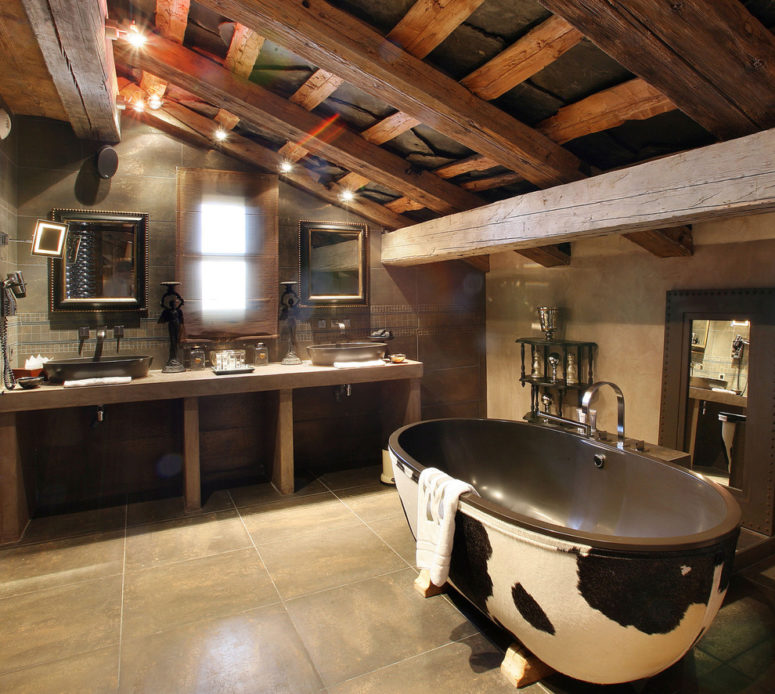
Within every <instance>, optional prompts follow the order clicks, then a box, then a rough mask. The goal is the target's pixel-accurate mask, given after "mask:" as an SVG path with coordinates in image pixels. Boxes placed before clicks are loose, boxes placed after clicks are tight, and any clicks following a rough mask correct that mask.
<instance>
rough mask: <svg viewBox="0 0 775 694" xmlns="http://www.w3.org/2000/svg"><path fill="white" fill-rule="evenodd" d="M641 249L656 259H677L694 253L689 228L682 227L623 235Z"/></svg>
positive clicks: (690, 229)
mask: <svg viewBox="0 0 775 694" xmlns="http://www.w3.org/2000/svg"><path fill="white" fill-rule="evenodd" d="M624 238H626V239H629V240H630V241H632V242H633V243H635V244H637V245H638V246H640V247H641V248H645V249H646V250H647V251H648V252H649V253H651V254H652V255H655V256H657V257H658V258H679V257H686V256H690V255H692V254H693V253H694V240H693V238H692V228H691V226H688V225H684V226H680V227H673V228H671V229H646V230H644V231H633V232H630V233H629V234H624Z"/></svg>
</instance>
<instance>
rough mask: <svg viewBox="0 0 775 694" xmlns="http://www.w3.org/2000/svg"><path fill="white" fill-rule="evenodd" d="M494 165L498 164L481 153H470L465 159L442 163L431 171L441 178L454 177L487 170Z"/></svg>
mask: <svg viewBox="0 0 775 694" xmlns="http://www.w3.org/2000/svg"><path fill="white" fill-rule="evenodd" d="M496 166H498V165H497V164H496V163H495V162H494V161H492V160H491V159H488V158H487V157H483V156H482V155H481V154H472V155H471V156H470V157H466V158H465V159H460V160H458V161H453V162H452V163H451V164H444V166H440V167H439V168H438V169H434V170H433V173H435V174H436V175H437V176H441V177H442V178H454V177H455V176H460V174H464V173H469V172H470V171H487V169H492V168H494V167H496Z"/></svg>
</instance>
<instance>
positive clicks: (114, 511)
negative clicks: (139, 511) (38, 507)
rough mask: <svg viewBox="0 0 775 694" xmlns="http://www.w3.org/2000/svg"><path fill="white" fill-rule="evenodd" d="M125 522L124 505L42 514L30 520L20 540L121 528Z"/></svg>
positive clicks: (26, 540)
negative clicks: (52, 514) (50, 514)
mask: <svg viewBox="0 0 775 694" xmlns="http://www.w3.org/2000/svg"><path fill="white" fill-rule="evenodd" d="M125 522H126V507H125V506H123V505H122V506H111V507H110V508H100V509H96V510H94V511H80V512H78V513H61V514H57V515H54V516H43V517H42V518H33V519H32V520H31V521H30V524H29V526H27V529H26V530H25V531H24V537H23V538H22V542H24V543H27V542H42V541H45V540H56V539H59V538H63V537H72V536H75V535H86V534H89V533H98V532H111V531H114V530H123V529H124V526H125Z"/></svg>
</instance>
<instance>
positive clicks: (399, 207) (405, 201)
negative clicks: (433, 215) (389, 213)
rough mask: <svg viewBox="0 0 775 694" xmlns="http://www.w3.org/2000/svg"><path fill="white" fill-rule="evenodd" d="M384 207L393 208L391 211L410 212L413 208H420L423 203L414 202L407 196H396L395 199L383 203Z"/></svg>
mask: <svg viewBox="0 0 775 694" xmlns="http://www.w3.org/2000/svg"><path fill="white" fill-rule="evenodd" d="M385 207H387V208H388V209H389V210H393V212H396V213H399V214H400V213H402V212H412V211H414V210H421V209H422V208H423V207H425V205H423V204H422V203H419V202H415V201H414V200H410V199H409V198H407V197H403V198H396V199H395V200H391V201H390V202H386V203H385Z"/></svg>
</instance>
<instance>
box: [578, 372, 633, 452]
mask: <svg viewBox="0 0 775 694" xmlns="http://www.w3.org/2000/svg"><path fill="white" fill-rule="evenodd" d="M603 386H611V388H613V390H614V393H616V439H617V441H616V447H617V448H624V393H622V389H621V388H620V387H619V386H617V385H616V384H615V383H611V381H598V382H597V383H593V384H592V385H591V386H589V388H587V389H586V390H585V391H584V395H583V397H582V398H581V411H582V412H583V413H584V417H585V420H584V421H585V422H587V424H589V426H590V429H589V432H590V435H594V433H595V431H596V429H595V425H594V423H592V422H591V420H590V415H589V403H590V401H591V400H592V397H593V396H594V395H595V393H597V391H598V390H600V388H602V387H603Z"/></svg>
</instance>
